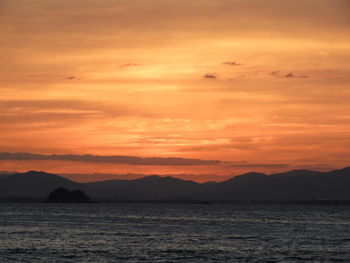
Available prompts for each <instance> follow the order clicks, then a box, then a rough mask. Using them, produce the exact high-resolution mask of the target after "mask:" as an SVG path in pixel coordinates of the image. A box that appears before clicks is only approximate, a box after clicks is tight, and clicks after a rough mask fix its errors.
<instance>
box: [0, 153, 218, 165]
mask: <svg viewBox="0 0 350 263" xmlns="http://www.w3.org/2000/svg"><path fill="white" fill-rule="evenodd" d="M0 160H17V161H29V160H38V161H39V160H51V161H71V162H89V163H114V164H130V165H158V166H199V165H217V164H221V163H222V162H221V161H219V160H201V159H188V158H173V157H168V158H163V157H146V158H144V157H136V156H121V155H111V156H103V155H90V154H84V155H74V154H51V155H43V154H35V153H6V152H5V153H0Z"/></svg>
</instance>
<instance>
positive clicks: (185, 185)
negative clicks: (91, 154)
mask: <svg viewBox="0 0 350 263" xmlns="http://www.w3.org/2000/svg"><path fill="white" fill-rule="evenodd" d="M59 187H64V188H67V189H68V190H73V189H81V190H83V191H84V192H86V193H87V194H88V195H89V196H91V197H92V198H93V199H94V200H180V199H181V200H185V199H186V200H210V201H237V200H256V201H263V200H314V199H339V200H344V199H346V200H350V191H349V190H348V189H350V167H346V168H343V169H339V170H334V171H330V172H318V171H312V170H291V171H287V172H285V173H277V174H271V175H266V174H264V173H256V172H251V173H246V174H242V175H239V176H236V177H233V178H231V179H229V180H227V181H223V182H207V183H202V184H200V183H196V182H193V181H188V180H182V179H178V178H173V177H169V176H167V177H161V176H157V175H151V176H146V177H143V178H139V179H134V180H108V181H99V182H90V183H76V182H73V181H71V180H68V179H65V178H63V177H61V176H58V175H55V174H50V173H45V172H37V171H29V172H27V173H15V174H12V175H7V176H0V198H7V197H28V198H47V196H48V193H50V192H51V191H52V190H54V189H56V188H59Z"/></svg>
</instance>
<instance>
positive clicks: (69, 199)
mask: <svg viewBox="0 0 350 263" xmlns="http://www.w3.org/2000/svg"><path fill="white" fill-rule="evenodd" d="M47 202H49V203H90V202H91V199H90V197H89V196H87V195H86V194H85V193H84V192H83V191H81V190H74V191H69V190H67V189H65V188H63V187H59V188H57V189H55V190H53V191H52V192H51V193H50V194H49V197H48V198H47Z"/></svg>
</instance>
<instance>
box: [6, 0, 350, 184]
mask: <svg viewBox="0 0 350 263" xmlns="http://www.w3.org/2000/svg"><path fill="white" fill-rule="evenodd" d="M0 32H1V33H0V46H1V48H0V57H1V66H0V135H1V136H0V170H8V171H26V170H41V171H48V172H53V173H65V174H67V173H71V174H72V173H78V174H89V173H101V174H120V175H123V176H124V177H125V174H173V175H176V174H178V175H179V176H180V175H182V177H184V175H186V176H185V177H186V178H188V179H189V180H195V181H206V180H209V179H210V180H217V181H220V180H223V178H228V177H231V176H234V175H238V174H241V173H245V172H250V171H258V172H265V173H276V172H282V171H287V170H291V169H315V170H320V171H321V170H331V169H337V168H341V167H345V166H349V165H350V106H349V101H350V2H349V1H347V0H305V1H294V0H284V1H277V0H215V1H212V0H197V1H188V0H60V1H48V0H2V1H1V2H0ZM75 178H76V179H77V180H90V179H91V178H90V179H87V177H81V178H80V179H79V176H76V177H75ZM94 178H95V179H96V178H97V179H104V178H105V177H104V176H103V175H100V176H95V177H94ZM106 178H107V177H106ZM108 178H110V177H108ZM115 178H118V175H116V176H115ZM95 179H93V180H95ZM97 179H96V180H97Z"/></svg>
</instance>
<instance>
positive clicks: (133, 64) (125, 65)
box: [119, 63, 140, 68]
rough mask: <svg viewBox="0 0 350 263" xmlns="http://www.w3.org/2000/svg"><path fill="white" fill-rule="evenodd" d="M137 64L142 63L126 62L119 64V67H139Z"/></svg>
mask: <svg viewBox="0 0 350 263" xmlns="http://www.w3.org/2000/svg"><path fill="white" fill-rule="evenodd" d="M137 66H140V64H137V63H126V64H122V65H119V67H121V68H128V67H137Z"/></svg>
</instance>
